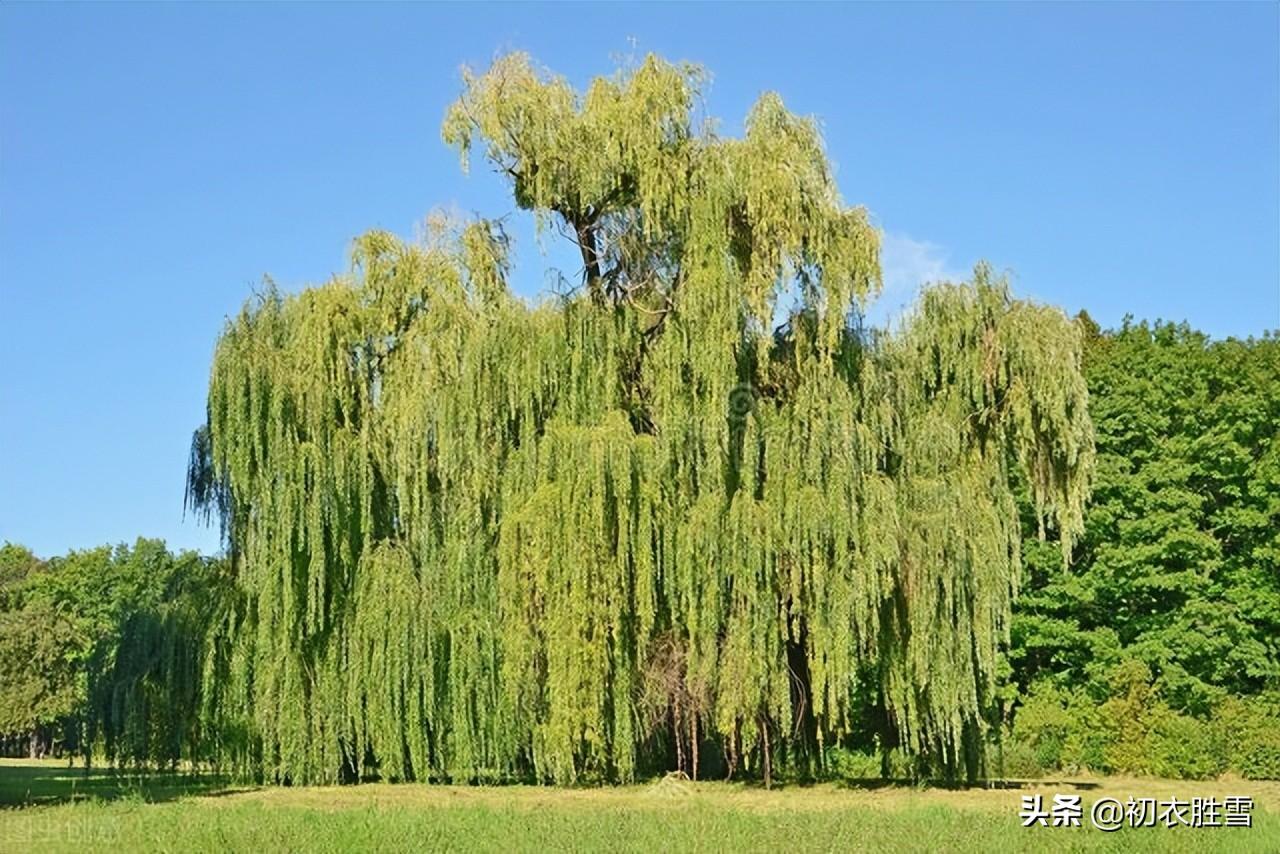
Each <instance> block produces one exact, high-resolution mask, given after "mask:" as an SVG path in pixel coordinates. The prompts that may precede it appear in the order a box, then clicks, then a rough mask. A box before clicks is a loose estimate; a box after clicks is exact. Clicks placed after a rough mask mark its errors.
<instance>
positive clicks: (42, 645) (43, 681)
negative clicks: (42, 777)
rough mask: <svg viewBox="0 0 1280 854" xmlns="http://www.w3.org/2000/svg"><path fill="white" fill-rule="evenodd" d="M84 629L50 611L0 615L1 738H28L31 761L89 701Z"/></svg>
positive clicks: (40, 609) (28, 610) (43, 608)
mask: <svg viewBox="0 0 1280 854" xmlns="http://www.w3.org/2000/svg"><path fill="white" fill-rule="evenodd" d="M89 647H90V639H89V635H88V633H87V632H86V631H85V626H84V624H83V623H81V622H80V621H78V620H76V619H75V618H74V617H72V616H69V615H67V614H65V613H62V612H59V611H57V610H54V609H52V608H49V607H48V606H44V605H33V606H30V607H26V608H23V609H21V610H17V611H0V685H3V686H4V689H3V690H0V733H22V734H26V735H27V736H28V739H29V741H28V745H29V754H30V756H31V757H32V758H37V757H39V756H43V755H44V754H45V753H46V752H47V751H48V750H49V748H50V746H51V745H50V741H51V739H52V738H53V733H55V732H56V731H57V730H58V725H59V724H61V723H62V722H63V721H64V720H65V719H66V718H69V717H72V716H74V715H75V714H76V713H78V712H79V711H80V710H81V708H82V705H83V703H84V699H85V692H86V683H85V670H84V663H85V658H86V656H87V654H88V651H89Z"/></svg>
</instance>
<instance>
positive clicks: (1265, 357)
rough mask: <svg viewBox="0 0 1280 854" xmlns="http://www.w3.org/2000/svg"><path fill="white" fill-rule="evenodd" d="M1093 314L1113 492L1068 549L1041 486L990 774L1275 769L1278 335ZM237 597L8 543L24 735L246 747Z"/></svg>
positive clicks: (11, 687)
mask: <svg viewBox="0 0 1280 854" xmlns="http://www.w3.org/2000/svg"><path fill="white" fill-rule="evenodd" d="M1081 320H1082V322H1084V323H1085V324H1086V326H1087V327H1088V328H1089V330H1090V332H1089V335H1088V336H1087V344H1086V351H1085V361H1084V369H1085V374H1086V377H1087V380H1088V385H1089V406H1090V411H1091V414H1092V417H1093V421H1094V425H1095V432H1096V442H1097V449H1098V471H1097V476H1096V480H1095V483H1094V488H1093V501H1092V503H1091V504H1090V506H1089V509H1088V512H1087V514H1086V516H1085V529H1084V534H1083V536H1082V537H1081V538H1080V540H1079V541H1078V543H1077V545H1076V547H1075V549H1074V552H1073V558H1072V562H1071V565H1070V566H1069V567H1067V568H1064V567H1063V566H1062V562H1061V555H1060V551H1059V549H1058V548H1057V544H1056V543H1055V542H1053V541H1052V539H1050V540H1049V541H1040V540H1039V539H1037V538H1036V536H1035V535H1036V533H1037V531H1036V524H1035V521H1034V514H1033V513H1032V512H1031V511H1030V507H1029V504H1028V508H1027V513H1026V516H1025V520H1024V522H1025V525H1026V531H1025V533H1026V535H1027V536H1026V539H1025V541H1024V546H1023V549H1024V555H1023V557H1024V578H1023V581H1022V589H1021V593H1020V596H1019V598H1018V599H1017V601H1016V604H1015V608H1014V621H1013V625H1012V635H1011V643H1010V645H1009V646H1008V647H1007V648H1006V649H1005V651H1004V653H1003V660H1004V664H1003V665H1002V669H1001V673H1002V678H1001V686H1002V687H1001V690H1000V692H999V693H998V694H997V696H996V697H995V698H994V699H993V702H992V703H991V706H990V708H989V709H988V710H987V714H988V720H989V723H990V728H989V730H988V732H987V738H989V739H990V740H991V742H992V744H993V745H994V747H995V750H996V753H997V756H998V757H999V759H998V763H999V764H998V766H997V767H996V768H993V769H992V773H995V774H1003V775H1005V776H1011V777H1024V776H1038V775H1041V774H1047V773H1077V772H1079V771H1083V770H1088V771H1093V772H1105V773H1135V774H1154V775H1161V776H1173V777H1209V776H1215V775H1217V774H1220V773H1223V772H1234V773H1237V774H1240V775H1242V776H1245V777H1248V778H1255V779H1278V778H1280V439H1278V437H1277V425H1278V424H1280V340H1277V338H1275V337H1274V336H1266V337H1263V338H1261V339H1253V340H1249V341H1238V340H1228V341H1210V340H1209V339H1208V338H1206V336H1204V335H1202V334H1200V333H1197V332H1195V331H1193V330H1191V329H1190V328H1188V327H1187V326H1185V325H1171V324H1156V325H1154V326H1151V325H1148V324H1145V323H1144V324H1133V323H1128V322H1126V324H1125V325H1124V326H1123V327H1122V328H1121V329H1119V330H1115V331H1112V332H1105V333H1104V332H1099V331H1098V330H1097V328H1096V326H1093V325H1092V323H1091V321H1089V320H1088V318H1087V317H1085V318H1082V319H1081ZM240 596H241V594H240V593H238V592H237V589H236V585H235V582H234V581H233V579H232V575H231V571H230V567H229V565H228V562H227V561H226V560H223V559H210V558H205V557H200V556H198V555H195V554H192V553H183V554H179V555H174V554H172V553H170V552H168V551H167V550H166V549H165V548H164V546H163V544H162V543H159V542H156V541H149V540H139V541H138V542H137V543H136V544H135V545H134V546H133V547H131V548H128V547H123V546H121V547H117V548H115V549H111V548H106V547H104V548H99V549H94V550H90V551H84V552H73V553H71V554H68V555H65V556H62V557H56V558H52V559H49V560H39V559H37V558H36V557H35V556H33V555H32V554H31V553H30V552H29V551H27V550H26V549H23V548H21V547H20V546H15V545H6V546H4V547H3V549H0V686H3V688H2V690H0V733H3V734H4V736H3V739H4V740H3V744H4V749H5V752H7V753H9V754H11V755H13V754H18V753H21V754H23V755H27V754H31V755H38V754H42V753H51V754H57V755H66V754H75V755H83V756H86V757H88V756H92V757H93V758H94V761H96V762H110V763H116V764H119V765H124V766H151V767H157V766H164V765H168V764H172V763H174V762H176V761H178V760H179V759H186V760H196V761H203V762H214V761H217V760H219V759H220V758H222V757H225V756H226V755H227V754H228V746H229V745H232V746H234V745H240V746H241V748H243V747H244V746H245V745H248V744H249V743H250V742H251V741H252V738H251V736H250V735H249V734H248V733H246V732H245V731H244V730H243V728H238V727H237V725H236V724H235V723H233V722H232V721H230V720H228V719H227V718H226V717H225V716H223V715H222V714H220V711H219V709H218V708H217V706H218V703H219V701H218V699H217V697H215V696H211V695H210V690H211V689H212V688H215V687H216V686H217V685H218V684H219V683H218V677H217V675H216V674H213V673H210V672H208V668H210V667H214V666H216V662H217V661H218V660H219V657H218V651H217V649H216V648H215V645H216V644H217V643H218V642H219V639H220V638H225V637H226V636H227V634H228V628H229V627H228V626H227V625H226V621H227V620H231V619H234V618H235V614H236V613H237V612H238V608H240V607H242V606H240V605H238V604H237V603H238V601H239V599H238V597H240ZM667 653H668V654H669V655H676V654H677V651H675V650H670V649H669V650H667ZM638 700H639V701H642V700H643V698H638ZM880 714H881V715H882V714H883V710H880ZM874 717H875V713H874V711H873V713H872V714H870V715H868V716H867V718H866V719H868V720H873V719H874ZM886 748H889V749H886ZM673 758H674V757H673ZM686 761H687V760H686ZM695 761H696V760H695ZM707 761H708V760H707V759H706V758H704V760H703V764H704V766H705V765H706V763H707ZM912 771H913V766H912V764H911V763H910V761H909V759H908V757H907V756H906V754H904V753H901V752H899V751H896V750H894V749H891V747H890V746H889V745H886V744H884V743H883V741H882V740H881V739H880V738H879V737H878V733H877V732H876V731H875V730H873V729H871V728H862V729H858V730H855V731H854V732H852V733H851V734H850V735H849V736H848V737H847V738H846V739H844V740H843V741H842V742H841V743H839V744H836V745H828V746H827V749H826V750H825V752H824V755H823V761H822V763H821V764H820V765H818V766H816V767H814V766H806V767H801V766H799V765H798V764H797V765H796V766H795V767H788V766H787V764H786V760H785V758H783V759H781V765H780V767H779V768H778V769H777V772H778V773H780V774H784V775H785V774H789V773H794V774H816V775H820V776H836V775H845V776H874V775H878V774H880V773H888V774H890V775H909V774H911V773H912ZM374 773H376V770H375V771H374Z"/></svg>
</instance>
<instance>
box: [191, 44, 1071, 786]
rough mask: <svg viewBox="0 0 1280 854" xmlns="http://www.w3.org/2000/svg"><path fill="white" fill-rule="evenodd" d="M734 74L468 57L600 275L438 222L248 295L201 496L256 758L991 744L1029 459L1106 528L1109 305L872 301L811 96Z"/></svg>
mask: <svg viewBox="0 0 1280 854" xmlns="http://www.w3.org/2000/svg"><path fill="white" fill-rule="evenodd" d="M702 79H703V74H702V72H701V71H700V70H699V69H697V68H694V67H692V66H686V65H674V64H670V63H667V62H665V61H663V60H660V59H657V58H654V57H650V58H648V59H646V60H645V61H644V62H643V63H641V64H640V65H638V66H637V67H634V68H627V69H623V70H621V71H619V72H618V73H617V74H615V75H613V76H610V77H604V78H598V79H596V80H595V81H594V82H593V83H592V84H591V85H590V86H589V87H588V89H587V91H586V92H585V93H579V92H575V91H574V90H573V89H572V88H571V87H570V86H569V85H568V84H567V83H566V82H565V81H564V80H562V79H560V78H558V77H555V76H553V75H550V74H549V73H547V72H545V71H543V70H541V69H538V68H537V67H535V66H534V65H533V64H532V63H531V62H530V61H529V60H528V59H527V58H526V57H524V56H521V55H511V56H507V57H505V58H502V59H500V60H498V61H497V62H496V63H495V64H494V65H493V67H492V68H490V69H489V70H488V71H486V72H485V73H483V74H479V75H473V74H467V75H466V77H465V80H464V88H463V92H462V95H461V97H460V98H459V99H458V101H457V102H456V103H455V104H454V105H453V106H452V107H451V108H450V110H449V111H448V114H447V116H446V119H445V122H444V129H443V136H444V139H445V141H446V142H448V143H449V144H451V145H453V146H454V147H456V148H457V149H458V150H459V152H460V153H461V155H462V156H463V159H464V162H465V161H466V159H467V157H468V155H469V154H471V153H474V152H479V153H481V154H482V155H483V157H484V158H485V159H486V160H487V161H488V162H489V163H491V164H492V165H493V166H494V167H495V168H496V169H498V170H499V171H500V172H501V173H502V174H504V175H505V176H506V177H507V178H508V180H509V182H510V185H511V188H512V192H513V194H514V197H515V200H516V202H517V203H518V204H519V205H520V206H521V207H522V208H526V209H528V210H531V211H533V212H534V213H535V215H536V216H537V217H538V219H539V222H541V223H542V224H543V226H544V227H557V228H559V229H560V230H561V231H562V232H563V233H564V234H565V235H567V236H568V238H569V239H571V240H572V241H574V243H575V244H576V245H577V247H578V249H579V251H580V255H581V259H582V271H581V283H582V286H581V288H580V289H578V290H576V291H574V292H573V293H569V294H566V295H564V296H562V297H560V298H558V299H555V300H552V301H549V302H544V303H542V304H538V305H530V304H528V303H526V302H525V301H523V300H521V299H519V298H518V297H516V296H515V295H514V294H513V292H512V291H511V290H510V287H509V281H510V270H509V262H508V253H507V239H506V237H505V235H504V234H503V232H502V229H501V227H500V226H499V225H498V224H497V223H495V222H490V221H483V220H482V221H477V222H472V223H469V224H464V223H447V222H443V221H439V220H437V221H436V222H435V225H434V227H433V228H432V229H431V233H430V235H429V236H428V237H427V238H426V239H425V240H424V241H423V242H421V243H406V242H402V241H400V240H398V239H396V238H395V237H393V236H391V235H389V234H386V233H382V232H372V233H369V234H366V235H365V236H363V237H361V238H360V239H358V240H357V241H356V245H355V250H354V253H353V264H352V270H351V272H350V274H348V275H344V276H340V277H337V278H335V279H334V280H332V281H330V282H328V283H326V284H323V285H320V286H316V287H312V288H308V289H306V290H304V291H302V292H301V293H298V294H293V295H284V294H281V293H278V292H276V291H275V290H273V289H272V290H269V291H268V292H267V293H266V294H264V295H262V296H261V297H259V298H257V299H254V300H252V301H250V303H248V304H246V306H245V308H244V309H243V310H242V311H241V313H240V314H239V315H238V316H237V317H236V318H234V319H233V320H231V321H230V322H229V324H228V326H227V328H226V330H225V332H224V334H223V335H222V338H221V340H220V341H219V343H218V346H217V350H216V353H215V356H214V361H213V368H212V375H211V380H210V387H209V398H208V421H207V424H206V425H204V426H203V427H202V428H201V429H200V430H199V431H197V433H196V436H195V439H194V441H193V449H192V462H191V468H190V474H189V490H190V492H189V494H190V497H191V500H192V502H193V504H194V505H195V506H197V507H198V508H201V509H203V510H204V511H206V512H209V513H211V514H213V515H215V516H218V517H219V518H220V519H221V521H222V523H223V525H224V530H225V532H226V536H227V541H228V544H229V547H230V554H231V557H232V560H233V566H234V572H235V577H236V580H237V584H238V585H239V588H240V589H241V591H242V594H243V595H242V596H241V597H238V598H236V599H235V600H234V601H233V602H231V603H230V604H229V605H228V608H229V610H228V612H227V614H228V615H227V618H226V620H225V623H224V627H225V628H224V632H225V643H221V642H220V643H219V644H217V645H216V646H215V652H214V653H212V654H213V655H214V656H215V658H216V661H214V662H213V663H212V664H211V665H210V668H211V669H210V673H212V674H214V677H211V678H216V680H217V684H218V685H219V686H220V687H219V689H218V690H219V692H220V696H221V700H220V702H222V703H224V704H225V708H226V710H227V711H226V714H227V715H228V716H229V720H231V721H233V722H234V723H235V724H236V726H237V727H239V731H242V732H244V733H247V734H248V735H247V737H246V738H245V739H244V740H243V741H241V742H238V745H239V746H238V747H236V748H235V750H238V751H239V753H238V754H237V755H236V757H235V758H237V760H238V761H241V762H243V763H245V764H246V765H247V766H249V767H254V768H258V769H260V770H262V771H264V772H265V773H266V774H267V775H268V776H270V777H273V778H275V779H282V780H293V781H308V780H331V779H334V778H337V777H339V776H341V775H343V774H356V775H359V774H361V773H364V771H365V770H366V769H369V768H373V767H376V769H377V770H378V773H380V774H382V775H383V776H384V777H388V778H392V779H395V778H408V777H412V778H417V779H441V778H447V779H454V780H459V779H462V780H465V779H492V778H495V777H503V776H509V775H513V774H515V775H520V774H523V775H532V776H535V777H537V778H539V779H544V780H556V781H572V780H577V779H583V778H595V779H630V778H632V777H633V776H634V775H635V774H636V773H637V769H638V768H643V767H664V766H665V767H670V765H671V764H672V763H673V762H674V763H675V764H678V765H679V766H681V767H683V768H687V769H689V770H690V771H692V773H694V774H696V773H697V772H698V768H699V763H700V760H699V752H700V750H701V749H707V748H711V749H714V750H715V751H717V753H718V754H719V755H721V756H723V757H724V760H725V763H726V764H727V765H728V766H729V768H730V769H732V768H733V767H734V766H735V765H737V764H739V763H741V764H744V765H754V764H755V763H763V764H764V768H765V773H766V775H767V774H768V766H769V763H770V762H771V758H772V756H773V754H774V753H784V754H786V755H788V756H789V757H790V758H791V759H792V760H795V761H806V760H805V759H804V757H810V758H811V759H814V760H815V761H816V757H817V756H819V755H820V748H821V746H822V745H823V744H824V743H829V742H830V741H832V740H835V739H838V738H840V737H841V736H842V735H844V734H846V733H848V732H850V731H852V730H857V729H870V728H875V729H876V730H877V732H878V733H880V734H881V735H882V736H883V738H884V739H885V740H886V743H889V742H892V743H895V744H901V745H902V746H903V748H904V749H905V750H907V751H909V752H910V753H911V754H912V755H913V756H915V757H917V759H918V760H919V762H920V763H921V764H922V766H924V767H928V768H931V769H933V770H934V771H936V772H937V773H941V774H945V775H949V776H957V775H961V774H966V773H967V774H969V775H970V776H972V775H975V774H977V773H979V771H980V770H981V768H982V762H983V754H984V747H983V746H984V744H985V739H984V737H983V733H984V728H985V726H986V722H985V717H984V715H985V713H986V711H987V709H988V707H989V705H990V701H991V696H992V692H993V688H994V680H995V675H996V668H997V662H998V647H999V645H1000V643H1001V642H1002V639H1005V638H1007V634H1008V630H1009V624H1010V607H1011V601H1012V597H1013V594H1014V592H1015V589H1016V586H1017V583H1018V578H1019V573H1020V554H1021V531H1020V519H1019V515H1018V508H1017V503H1016V500H1015V486H1014V484H1015V483H1018V484H1026V485H1027V486H1029V488H1030V492H1031V494H1032V495H1033V498H1034V502H1033V503H1034V506H1035V512H1036V515H1037V517H1038V518H1039V519H1040V524H1041V526H1042V528H1043V526H1045V525H1047V526H1049V527H1050V528H1052V529H1053V530H1054V531H1056V533H1057V535H1058V537H1059V539H1060V541H1061V543H1062V554H1063V556H1064V557H1065V556H1066V555H1068V554H1069V553H1070V550H1071V545H1072V542H1073V540H1074V539H1075V538H1076V537H1077V536H1079V535H1080V534H1081V533H1082V531H1083V521H1082V513H1083V507H1084V501H1085V498H1086V495H1087V493H1088V489H1089V484H1090V478H1091V472H1092V468H1093V458H1094V457H1093V433H1092V426H1091V423H1090V420H1089V415H1088V412H1087V407H1086V403H1087V394H1086V390H1085V384H1084V378H1083V375H1082V372H1081V346H1082V333H1081V328H1080V326H1079V325H1078V324H1076V323H1075V322H1073V321H1071V320H1069V319H1068V318H1066V317H1065V316H1064V315H1063V314H1062V313H1061V312H1060V311H1058V310H1056V309H1052V308H1047V307H1043V306H1038V305H1035V304H1032V303H1028V302H1024V301H1020V300H1015V299H1013V298H1012V297H1011V296H1010V294H1009V291H1008V288H1007V286H1006V285H1005V284H1004V282H1003V281H1001V280H1000V279H999V278H998V277H997V276H995V275H994V274H993V273H992V272H991V271H990V270H989V269H987V268H986V267H979V268H978V269H977V270H975V273H974V277H973V280H972V281H971V282H969V283H965V284H946V285H939V286H937V287H934V288H932V289H930V290H928V291H927V292H925V293H924V294H923V295H922V297H921V300H920V302H919V304H918V305H917V307H916V308H915V310H914V311H913V312H912V313H911V314H910V315H909V317H908V318H907V319H906V320H905V321H904V322H903V323H902V324H900V325H899V326H898V327H897V328H894V329H892V330H870V329H866V328H864V326H863V324H862V321H861V309H862V307H863V306H864V304H865V301H866V300H867V299H868V298H869V297H870V296H871V295H873V294H874V293H875V292H876V290H877V289H878V287H879V282H880V270H879V261H878V234H877V232H876V230H875V229H874V228H873V227H872V225H871V224H870V220H869V217H868V214H867V213H866V212H865V211H864V210H862V209H860V208H856V207H849V206H847V205H845V204H844V202H843V201H842V200H841V198H840V195H839V193H838V192H837V189H836V186H835V183H834V180H833V177H832V170H831V167H830V164H829V162H828V160H827V158H826V155H825V153H824V150H823V146H822V140H821V137H820V135H819V133H818V130H817V127H816V124H815V123H814V122H813V121H812V120H810V119H805V118H801V117H798V116H795V115H793V114H792V113H790V112H788V111H787V110H786V109H785V107H784V106H783V104H782V101H781V100H780V99H779V98H778V97H777V96H776V95H772V94H769V95H765V96H763V97H762V98H761V99H760V100H759V102H758V103H757V104H756V106H755V107H754V108H753V109H752V111H751V113H750V115H749V116H748V118H747V122H746V130H745V133H744V135H743V136H742V138H739V139H733V138H727V137H723V136H721V135H719V134H718V133H716V132H715V131H714V130H713V129H712V128H711V127H710V126H709V125H701V126H695V120H694V113H695V110H694V107H695V105H696V103H697V102H698V99H699V91H700V90H699V86H700V84H701V81H702ZM868 707H875V708H879V709H881V710H883V712H884V716H883V719H882V720H880V721H878V722H877V721H875V720H873V719H872V718H871V717H869V716H868V715H867V714H866V709H867V708H868Z"/></svg>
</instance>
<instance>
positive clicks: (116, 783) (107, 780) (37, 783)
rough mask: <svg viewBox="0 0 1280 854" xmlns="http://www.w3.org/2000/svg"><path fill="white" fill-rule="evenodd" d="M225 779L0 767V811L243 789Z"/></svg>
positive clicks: (47, 765)
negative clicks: (87, 801) (73, 802)
mask: <svg viewBox="0 0 1280 854" xmlns="http://www.w3.org/2000/svg"><path fill="white" fill-rule="evenodd" d="M246 788H250V787H246V786H243V785H235V784H233V782H232V780H231V779H230V778H229V777H226V776H222V775H217V774H212V773H200V772H194V773H193V772H169V771H153V772H149V773H146V774H139V773H126V772H123V771H116V770H113V769H111V768H88V769H86V768H84V767H83V766H80V765H75V766H71V765H68V764H66V763H54V762H47V761H46V762H39V763H36V762H33V763H30V764H11V763H4V764H0V808H6V807H23V806H51V805H55V804H64V803H70V802H72V801H81V800H103V801H114V800H122V799H131V800H141V801H146V802H149V803H160V802H164V801H173V800H177V799H178V798H182V797H187V796H191V795H201V796H206V797H207V796H216V795H224V794H230V793H232V792H237V791H244V790H245V789H246Z"/></svg>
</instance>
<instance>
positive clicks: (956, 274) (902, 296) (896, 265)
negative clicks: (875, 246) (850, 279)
mask: <svg viewBox="0 0 1280 854" xmlns="http://www.w3.org/2000/svg"><path fill="white" fill-rule="evenodd" d="M880 269H881V273H882V275H883V276H884V290H883V291H881V292H880V297H879V298H878V299H877V300H876V301H875V302H874V303H872V305H871V307H870V309H869V310H868V312H867V317H868V319H869V320H871V321H872V322H874V323H877V324H883V323H886V322H888V321H891V320H895V319H897V318H899V317H901V316H902V313H903V311H904V310H905V309H907V308H908V307H910V305H911V304H912V303H913V302H915V299H916V296H918V295H919V293H920V288H921V287H923V286H924V285H927V284H929V283H931V282H943V281H949V282H960V281H966V280H968V278H969V276H970V272H969V271H968V270H966V269H965V268H964V267H963V266H955V265H953V264H952V262H951V259H950V258H949V257H948V252H947V250H946V249H945V248H944V247H942V246H939V245H938V244H936V243H930V242H929V241H927V240H916V239H915V238H913V237H910V236H909V235H906V234H902V233H895V232H891V231H886V232H883V233H882V234H881V241H880Z"/></svg>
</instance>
